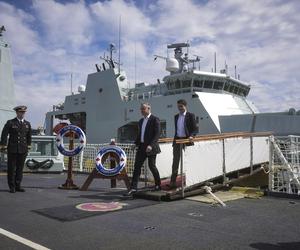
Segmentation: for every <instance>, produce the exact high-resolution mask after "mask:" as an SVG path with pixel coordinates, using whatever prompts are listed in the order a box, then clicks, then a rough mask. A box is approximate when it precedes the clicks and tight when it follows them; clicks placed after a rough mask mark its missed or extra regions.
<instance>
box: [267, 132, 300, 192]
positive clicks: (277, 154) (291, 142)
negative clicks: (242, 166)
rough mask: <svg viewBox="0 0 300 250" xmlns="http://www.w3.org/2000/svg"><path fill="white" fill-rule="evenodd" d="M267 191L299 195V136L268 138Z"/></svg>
mask: <svg viewBox="0 0 300 250" xmlns="http://www.w3.org/2000/svg"><path fill="white" fill-rule="evenodd" d="M270 142H271V143H270V160H269V163H270V167H269V169H270V174H269V190H270V191H271V192H275V193H278V194H292V195H300V136H295V135H290V136H285V137H283V136H281V137H271V138H270Z"/></svg>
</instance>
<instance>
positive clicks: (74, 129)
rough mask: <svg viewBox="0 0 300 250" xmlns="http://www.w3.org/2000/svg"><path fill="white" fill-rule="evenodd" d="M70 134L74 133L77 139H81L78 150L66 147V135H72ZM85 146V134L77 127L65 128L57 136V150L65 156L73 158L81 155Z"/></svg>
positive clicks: (69, 126)
mask: <svg viewBox="0 0 300 250" xmlns="http://www.w3.org/2000/svg"><path fill="white" fill-rule="evenodd" d="M70 132H73V133H74V134H75V137H76V136H77V137H78V138H79V144H78V146H77V147H76V148H74V149H70V150H68V149H66V148H65V147H64V141H63V138H64V136H65V135H66V134H70ZM85 144H86V136H85V133H84V132H83V130H82V129H81V128H79V127H77V126H75V125H67V126H64V127H63V128H61V129H60V130H59V131H58V133H57V135H56V146H57V149H58V151H59V152H60V153H61V154H62V155H64V156H68V157H72V156H75V155H77V154H79V153H80V152H81V151H82V149H83V148H84V147H85Z"/></svg>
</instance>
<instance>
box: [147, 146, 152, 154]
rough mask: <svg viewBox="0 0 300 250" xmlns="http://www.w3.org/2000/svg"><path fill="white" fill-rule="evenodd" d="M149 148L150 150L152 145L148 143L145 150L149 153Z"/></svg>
mask: <svg viewBox="0 0 300 250" xmlns="http://www.w3.org/2000/svg"><path fill="white" fill-rule="evenodd" d="M151 150H152V147H151V146H150V145H148V146H147V148H146V152H147V153H149V152H151Z"/></svg>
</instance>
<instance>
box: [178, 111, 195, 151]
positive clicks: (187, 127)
mask: <svg viewBox="0 0 300 250" xmlns="http://www.w3.org/2000/svg"><path fill="white" fill-rule="evenodd" d="M178 117H179V114H177V115H175V117H174V121H175V135H174V141H173V145H174V144H175V139H176V138H177V137H178V136H177V121H178ZM184 131H185V134H186V138H188V137H190V136H195V135H196V134H197V125H196V119H195V115H194V114H193V113H190V112H186V114H185V118H184ZM187 145H194V143H188V144H187Z"/></svg>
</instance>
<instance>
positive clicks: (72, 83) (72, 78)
mask: <svg viewBox="0 0 300 250" xmlns="http://www.w3.org/2000/svg"><path fill="white" fill-rule="evenodd" d="M71 95H73V73H72V72H71Z"/></svg>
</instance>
